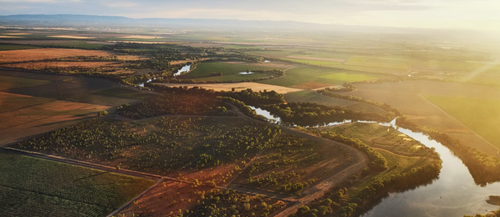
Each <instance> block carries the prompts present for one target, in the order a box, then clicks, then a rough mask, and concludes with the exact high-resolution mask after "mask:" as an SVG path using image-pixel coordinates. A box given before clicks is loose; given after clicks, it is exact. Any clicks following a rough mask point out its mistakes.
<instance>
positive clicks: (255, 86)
mask: <svg viewBox="0 0 500 217" xmlns="http://www.w3.org/2000/svg"><path fill="white" fill-rule="evenodd" d="M160 84H161V85H165V86H171V87H172V86H173V87H175V86H188V87H194V86H198V87H203V88H205V89H213V90H215V91H231V89H232V88H234V89H235V90H236V91H241V90H245V89H248V88H250V89H252V90H253V91H264V90H267V91H271V90H274V91H276V92H278V93H291V92H297V91H301V89H296V88H288V87H282V86H276V85H269V84H259V83H255V82H239V83H220V84H174V83H160Z"/></svg>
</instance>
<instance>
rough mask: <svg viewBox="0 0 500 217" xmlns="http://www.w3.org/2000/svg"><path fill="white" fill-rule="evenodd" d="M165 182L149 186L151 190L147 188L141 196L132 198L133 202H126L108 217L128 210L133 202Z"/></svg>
mask: <svg viewBox="0 0 500 217" xmlns="http://www.w3.org/2000/svg"><path fill="white" fill-rule="evenodd" d="M164 180H165V179H164V178H161V179H160V180H158V181H157V182H156V183H154V184H153V185H151V186H149V188H147V189H146V190H144V191H142V192H141V193H140V194H138V195H136V196H135V197H134V198H132V199H131V200H129V201H128V202H126V203H125V204H123V205H122V206H121V207H119V208H118V209H116V210H115V211H113V212H112V213H110V214H109V215H107V216H106V217H114V216H115V215H116V214H118V213H119V212H121V211H123V210H124V209H125V208H127V207H128V206H129V205H130V204H131V203H132V202H134V201H136V200H137V199H139V198H140V197H142V196H144V195H145V194H146V193H148V192H149V191H151V190H152V189H153V188H155V187H156V186H158V185H159V184H160V183H162V182H163V181H164Z"/></svg>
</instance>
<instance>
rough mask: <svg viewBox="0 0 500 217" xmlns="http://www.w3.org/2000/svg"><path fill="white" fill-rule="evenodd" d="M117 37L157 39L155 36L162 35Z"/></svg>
mask: <svg viewBox="0 0 500 217" xmlns="http://www.w3.org/2000/svg"><path fill="white" fill-rule="evenodd" d="M119 38H138V39H157V38H163V37H158V36H149V35H127V36H124V37H119Z"/></svg>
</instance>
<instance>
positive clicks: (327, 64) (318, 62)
mask: <svg viewBox="0 0 500 217" xmlns="http://www.w3.org/2000/svg"><path fill="white" fill-rule="evenodd" d="M281 59H282V60H287V61H291V62H296V63H302V64H306V65H314V66H322V67H330V66H335V65H339V64H342V63H340V62H334V61H321V60H309V59H289V58H281Z"/></svg>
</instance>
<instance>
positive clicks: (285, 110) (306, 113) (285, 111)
mask: <svg viewBox="0 0 500 217" xmlns="http://www.w3.org/2000/svg"><path fill="white" fill-rule="evenodd" d="M261 108H263V109H266V110H268V111H269V112H270V113H271V114H273V115H276V116H278V117H280V118H281V120H282V121H283V122H286V123H295V124H298V125H301V126H316V125H322V124H323V123H330V122H337V121H343V120H345V119H352V120H370V121H380V122H388V121H390V120H392V119H394V118H395V115H394V114H393V113H386V114H379V113H368V112H363V111H353V110H349V109H346V108H344V107H340V106H325V105H320V104H316V103H308V102H303V103H301V102H297V103H295V102H294V103H288V104H274V105H263V106H261Z"/></svg>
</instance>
